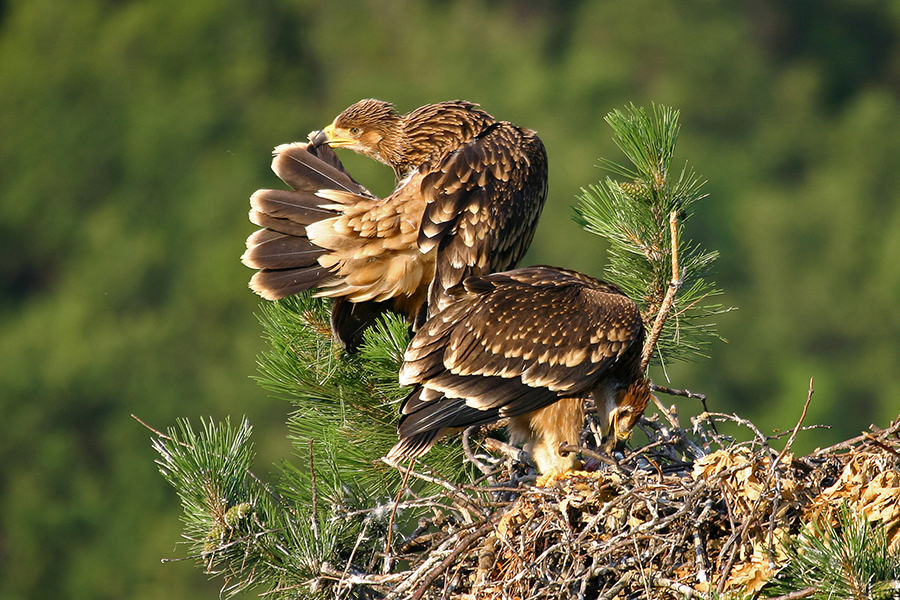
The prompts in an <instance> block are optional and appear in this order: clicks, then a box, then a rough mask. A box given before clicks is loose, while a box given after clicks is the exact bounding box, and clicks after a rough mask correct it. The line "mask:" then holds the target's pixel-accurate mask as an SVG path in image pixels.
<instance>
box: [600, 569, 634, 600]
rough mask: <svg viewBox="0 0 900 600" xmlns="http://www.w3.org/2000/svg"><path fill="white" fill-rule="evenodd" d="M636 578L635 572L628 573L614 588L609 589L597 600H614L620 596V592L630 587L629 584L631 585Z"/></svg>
mask: <svg viewBox="0 0 900 600" xmlns="http://www.w3.org/2000/svg"><path fill="white" fill-rule="evenodd" d="M633 577H634V571H628V572H627V573H625V574H624V575H622V577H620V578H619V580H618V581H617V582H616V584H615V585H614V586H612V587H611V588H609V589H608V590H607V591H606V593H605V594H603V595H602V596H598V597H597V600H612V599H613V598H615V597H616V596H618V595H619V592H621V591H622V590H624V589H625V588H626V587H628V584H630V583H631V579H632V578H633Z"/></svg>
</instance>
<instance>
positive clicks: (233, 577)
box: [153, 420, 359, 598]
mask: <svg viewBox="0 0 900 600" xmlns="http://www.w3.org/2000/svg"><path fill="white" fill-rule="evenodd" d="M153 445H154V448H155V449H156V450H157V452H159V454H160V456H161V458H160V459H159V460H157V463H158V464H159V469H160V472H161V473H162V474H163V476H164V477H165V478H166V480H168V481H169V483H170V484H172V486H173V487H174V488H175V489H176V490H177V492H178V495H179V497H180V498H181V501H182V506H183V508H184V522H185V534H184V536H185V538H187V539H188V540H189V542H190V544H191V545H190V554H191V556H193V557H194V558H196V559H197V560H198V561H199V562H200V563H201V564H202V565H203V566H204V568H205V570H206V572H207V573H210V574H215V575H220V576H222V578H223V579H224V581H225V584H224V586H223V589H222V592H223V594H225V595H234V594H237V593H239V592H241V591H243V590H247V589H252V588H254V587H256V586H259V585H263V586H265V587H267V588H270V589H271V590H272V593H271V594H270V595H271V597H275V598H295V597H297V595H298V592H297V589H298V588H301V587H302V588H303V589H307V588H308V587H309V582H310V581H314V580H315V579H316V578H317V577H318V576H319V574H320V573H321V567H322V564H323V563H324V562H326V561H328V560H335V559H339V558H341V557H342V556H343V557H346V556H347V554H348V552H349V551H350V547H349V546H348V545H347V544H348V543H350V542H349V540H351V539H355V535H351V534H353V533H355V531H354V530H355V529H356V528H357V527H356V526H357V524H358V521H359V519H353V518H335V517H336V515H335V514H334V512H333V510H332V509H333V508H334V506H333V505H331V506H329V505H328V504H324V503H323V504H322V505H319V504H316V503H291V504H289V502H292V500H294V499H293V498H290V497H289V496H284V495H281V494H280V493H279V492H277V491H273V490H272V489H270V488H269V487H268V486H267V485H265V484H264V483H262V482H261V481H260V480H259V479H258V478H256V477H255V476H254V475H253V474H252V473H251V471H250V464H251V463H252V460H253V446H252V444H251V443H250V426H249V424H248V423H247V421H246V420H245V421H243V422H242V423H241V424H240V425H239V426H238V427H234V428H233V427H232V426H231V424H230V422H229V421H227V420H226V421H225V423H220V424H213V423H212V422H203V423H202V430H201V431H194V429H193V428H192V427H191V426H190V424H189V423H188V422H187V421H181V422H179V427H178V429H177V430H175V429H170V430H169V433H168V435H167V436H165V437H160V438H159V439H157V440H155V441H154V444H153ZM285 491H287V492H290V491H291V490H290V488H287V489H286V490H285ZM324 500H329V498H328V497H327V496H326V497H325V498H324Z"/></svg>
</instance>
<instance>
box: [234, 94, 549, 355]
mask: <svg viewBox="0 0 900 600" xmlns="http://www.w3.org/2000/svg"><path fill="white" fill-rule="evenodd" d="M310 139H311V143H310V144H293V145H289V146H282V147H279V148H277V149H276V152H275V159H274V161H273V169H274V170H275V171H276V173H277V174H278V175H279V176H280V177H281V178H282V179H283V180H284V181H285V182H287V183H288V184H289V185H290V186H291V187H292V191H284V190H280V191H273V190H259V191H258V192H256V193H255V194H254V195H253V197H252V199H251V204H252V205H253V210H252V211H251V220H252V221H253V222H254V223H257V224H258V225H260V226H261V227H264V229H262V230H260V231H258V232H256V233H254V234H253V235H251V236H250V238H249V239H248V240H247V251H246V252H245V253H244V256H243V257H242V259H243V261H244V263H245V264H247V265H248V266H250V267H252V268H256V269H259V272H258V273H256V275H254V277H253V279H252V280H251V283H250V286H251V288H252V289H253V290H254V291H256V292H257V293H258V294H260V295H261V296H263V297H264V298H267V299H277V298H282V297H285V296H288V295H291V294H294V293H297V292H299V291H302V290H305V289H310V288H316V289H317V293H318V295H320V296H328V297H331V298H335V299H336V300H337V302H336V304H335V306H334V309H333V312H332V325H333V327H334V330H335V333H336V334H337V335H338V337H339V338H340V339H341V340H342V341H343V342H344V343H345V345H347V346H353V345H355V344H356V343H358V342H359V341H360V340H361V335H362V331H363V330H364V329H365V327H367V326H368V325H369V324H370V323H371V322H372V321H373V320H374V318H376V317H377V316H378V315H379V314H381V313H382V312H383V311H384V310H392V311H394V312H397V313H400V314H402V315H404V316H406V317H407V319H408V320H409V322H410V323H411V324H412V325H414V326H417V325H420V324H421V323H423V322H424V321H425V319H426V318H427V316H428V315H429V314H431V313H433V312H435V311H437V310H439V309H440V308H442V307H443V306H444V305H445V304H446V303H447V301H448V300H449V296H447V294H446V290H448V289H449V288H451V287H453V286H455V285H457V284H459V283H460V282H462V280H463V279H465V278H466V277H469V276H477V275H486V274H488V273H494V272H497V271H503V270H506V269H510V268H513V267H515V266H516V264H517V263H518V261H519V260H520V259H521V258H522V255H523V254H524V253H525V251H526V250H527V249H528V246H529V244H530V243H531V240H532V238H533V236H534V230H535V227H536V225H537V221H538V217H539V216H540V213H541V209H542V208H543V205H544V200H545V198H546V195H547V155H546V151H545V150H544V145H543V143H542V142H541V140H540V138H538V137H537V135H536V134H535V132H534V131H531V130H530V129H524V128H520V127H517V126H515V125H513V124H512V123H509V122H506V121H498V120H496V119H494V118H493V117H492V116H491V115H489V114H488V113H486V112H485V111H483V110H481V109H480V108H478V106H477V105H476V104H473V103H471V102H464V101H450V102H441V103H438V104H429V105H426V106H423V107H421V108H418V109H416V110H413V111H411V112H409V113H407V114H399V113H397V112H396V111H395V110H394V107H393V105H392V104H389V103H387V102H382V101H380V100H372V99H368V100H361V101H360V102H357V103H356V104H354V105H352V106H350V107H349V108H347V109H346V110H344V111H343V112H342V113H341V114H339V115H338V116H337V118H335V119H334V121H333V122H332V123H331V124H330V125H328V126H327V127H325V129H324V130H322V131H320V132H313V133H312V134H310ZM328 147H330V148H347V149H349V150H353V151H355V152H358V153H360V154H363V155H366V156H369V157H371V158H374V159H376V160H378V161H380V162H383V163H385V164H387V165H390V166H391V168H392V169H393V170H394V174H395V176H396V178H397V185H396V189H395V190H394V191H393V193H391V194H390V195H389V196H388V197H387V198H384V199H379V198H375V197H374V196H372V195H371V194H370V193H368V192H367V191H366V190H365V189H364V188H362V186H360V185H359V184H358V183H356V182H355V181H353V180H352V179H351V178H350V177H349V176H348V175H346V173H345V172H343V169H342V167H341V166H340V163H339V161H337V160H336V158H335V159H334V160H331V159H330V158H329V159H328V160H325V161H323V160H320V158H319V157H320V156H326V154H325V152H326V148H328ZM323 165H324V166H323ZM326 167H327V168H326ZM323 175H324V178H325V179H331V182H328V181H323Z"/></svg>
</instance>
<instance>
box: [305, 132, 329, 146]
mask: <svg viewBox="0 0 900 600" xmlns="http://www.w3.org/2000/svg"><path fill="white" fill-rule="evenodd" d="M309 143H310V144H312V147H313V148H318V147H319V146H322V145H326V146H327V145H329V144H328V134H327V133H325V130H324V129H322V130H320V131H313V132H312V133H310V134H309Z"/></svg>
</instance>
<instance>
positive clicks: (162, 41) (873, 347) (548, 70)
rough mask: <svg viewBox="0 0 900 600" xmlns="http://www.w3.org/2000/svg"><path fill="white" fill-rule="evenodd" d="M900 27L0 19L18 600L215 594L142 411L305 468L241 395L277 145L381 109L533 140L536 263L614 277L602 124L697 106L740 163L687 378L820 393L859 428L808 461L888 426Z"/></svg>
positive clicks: (568, 9)
mask: <svg viewBox="0 0 900 600" xmlns="http://www.w3.org/2000/svg"><path fill="white" fill-rule="evenodd" d="M348 14H353V15H354V18H353V19H352V22H350V21H348V19H347V15H348ZM898 37H900V21H898V19H897V9H896V6H895V5H894V4H892V3H889V2H873V1H861V2H819V3H814V2H799V3H777V2H763V3H758V4H752V5H751V4H748V3H711V2H681V1H678V2H672V1H659V0H653V1H649V0H636V1H634V2H627V3H623V2H560V1H558V0H541V1H538V2H530V3H528V2H514V1H510V0H500V1H497V0H462V1H446V2H445V1H436V0H426V1H419V0H398V1H396V2H384V1H383V0H347V1H342V2H296V1H289V0H272V1H268V2H262V3H260V2H250V1H247V0H234V1H231V0H230V1H228V2H223V1H221V0H209V1H207V2H182V1H180V0H154V1H153V2H96V1H92V0H71V1H68V2H61V1H59V0H7V1H5V2H2V3H0V164H2V167H0V250H2V253H3V257H4V260H3V261H2V264H0V356H2V357H3V360H2V361H0V389H2V392H0V413H2V421H0V422H2V424H3V425H2V428H3V436H0V462H2V464H3V469H2V471H0V508H2V510H0V538H2V539H3V540H4V543H3V544H2V548H0V597H2V598H4V599H6V598H10V599H15V600H19V599H25V598H36V597H64V598H72V599H82V598H90V599H92V600H95V599H98V598H99V599H110V600H112V599H116V598H123V597H128V598H133V599H135V600H149V599H155V598H161V597H166V598H172V599H173V600H175V599H182V598H197V597H203V596H208V597H212V596H214V595H215V593H216V589H215V587H214V586H213V584H211V583H209V582H207V581H206V578H205V577H203V576H202V575H201V574H199V573H195V570H194V569H192V568H191V567H190V566H188V565H179V564H167V565H160V564H159V560H158V559H159V557H160V556H166V555H168V553H170V552H171V540H172V539H173V537H174V536H176V535H177V533H178V527H177V525H178V524H177V518H176V515H177V510H176V509H177V502H176V501H175V497H174V495H173V494H172V493H171V491H170V490H169V489H168V487H167V485H166V483H165V482H164V481H163V480H162V479H161V478H160V477H158V476H156V475H155V473H154V469H153V466H152V464H151V463H150V460H148V449H147V444H146V443H145V439H144V436H143V434H142V431H143V430H142V429H141V428H140V426H138V425H136V424H135V422H134V421H133V420H132V419H131V418H130V417H129V414H130V413H136V414H138V415H139V416H140V417H141V418H143V419H144V420H147V421H148V422H150V423H153V424H160V423H172V422H173V421H174V419H175V417H177V416H181V415H200V414H204V415H210V414H212V415H214V416H216V418H221V417H223V416H224V415H226V414H236V415H239V414H246V415H247V417H248V419H249V420H250V421H251V422H252V423H253V424H254V428H255V432H256V433H255V437H256V444H257V451H258V454H259V459H258V460H259V462H260V463H261V464H262V465H268V464H270V463H271V462H273V461H275V460H276V459H277V457H279V456H282V455H284V454H285V452H287V451H289V444H288V443H287V442H286V441H285V436H284V435H283V433H284V431H283V428H284V420H285V419H284V404H281V403H278V402H271V401H267V399H266V397H265V393H264V392H263V391H261V390H260V388H259V387H258V386H256V385H255V384H254V383H253V382H252V381H250V380H249V379H248V378H247V377H246V376H247V374H248V373H249V371H251V370H252V367H248V365H252V364H253V361H254V360H255V358H256V357H257V355H258V354H259V352H260V350H261V348H262V343H261V342H260V340H259V325H258V323H257V322H256V321H255V320H254V319H253V317H252V311H253V307H254V306H255V305H256V302H257V300H256V299H255V298H254V296H253V295H252V294H251V293H249V292H248V291H247V290H246V281H247V277H248V271H247V269H245V268H244V267H243V266H241V265H240V264H239V262H238V260H237V257H238V256H239V255H240V253H241V251H242V248H241V246H242V239H243V238H244V237H245V236H246V235H247V234H248V233H249V232H250V231H251V230H252V227H251V226H250V225H249V224H248V223H247V220H246V208H247V197H248V196H249V194H250V193H251V192H252V191H253V190H255V189H257V188H258V187H268V186H276V185H279V183H278V182H277V180H276V179H275V178H274V176H273V175H272V174H271V172H270V171H269V170H268V160H269V159H268V153H269V151H270V150H271V148H272V147H273V146H275V145H276V144H279V143H283V142H287V141H292V140H296V139H303V137H304V136H305V134H306V132H308V131H310V130H311V129H314V128H320V127H322V126H323V125H324V124H326V123H328V122H329V121H330V120H331V119H332V118H333V117H334V116H335V114H336V113H337V112H338V111H340V110H341V109H343V108H344V107H346V106H347V105H349V104H350V103H351V102H354V101H356V100H358V99H360V98H363V97H369V96H374V97H380V98H384V99H386V100H392V101H394V102H396V103H397V105H398V107H399V108H401V109H410V108H414V107H416V106H419V105H421V104H424V103H425V102H430V101H435V100H445V99H449V98H466V99H469V100H473V101H476V102H480V103H481V104H482V106H483V107H484V108H485V109H487V110H488V111H490V112H492V113H493V114H495V115H497V116H498V117H502V118H506V119H509V120H511V121H513V122H516V123H518V124H521V125H523V126H527V127H532V128H534V129H536V130H537V131H538V133H539V134H540V135H541V138H542V139H543V140H544V142H545V143H546V145H547V148H548V153H549V156H550V189H551V192H550V198H549V200H548V204H547V207H546V209H545V210H544V214H543V216H542V219H541V224H540V227H539V228H538V232H537V235H536V238H535V240H534V243H533V245H532V249H531V252H530V253H529V256H528V257H527V258H526V260H525V261H524V263H525V264H537V263H546V264H554V265H559V266H564V267H570V268H575V269H578V270H581V271H584V272H587V273H591V274H597V273H600V271H601V270H602V268H603V266H604V253H603V252H602V249H599V250H601V251H598V246H597V238H596V237H595V236H592V235H591V234H589V233H587V232H584V231H580V230H577V228H573V227H572V224H571V222H570V219H569V215H570V212H571V210H570V206H571V204H572V203H573V200H572V199H573V198H574V197H575V196H576V195H577V194H578V193H579V186H582V185H584V184H585V182H589V181H593V180H595V179H596V176H595V175H594V172H595V171H594V169H593V166H592V165H593V158H592V157H596V156H609V155H610V153H611V152H612V151H613V150H614V146H613V143H612V142H611V141H609V140H608V139H607V138H608V136H606V135H605V134H604V133H603V132H604V131H606V129H605V125H604V121H603V119H604V116H605V115H606V114H607V113H608V112H609V110H610V109H611V108H612V107H617V106H625V105H627V103H629V102H634V103H636V104H638V105H645V106H649V104H650V102H651V101H656V102H661V103H665V104H667V105H670V106H678V107H679V108H680V109H681V110H682V124H683V126H684V127H685V128H686V130H687V131H689V132H690V135H689V136H684V139H683V140H682V141H681V142H680V144H681V145H682V146H681V148H682V149H683V150H685V151H686V152H687V153H688V154H689V155H690V156H691V162H692V164H694V165H697V166H698V169H700V170H701V171H702V172H704V173H707V174H715V177H714V183H711V184H710V187H709V189H708V191H709V192H710V193H711V195H712V196H713V197H714V198H715V199H716V202H713V203H708V204H706V205H705V206H704V210H703V211H700V212H698V213H697V214H696V215H694V216H692V218H691V221H690V222H689V227H688V229H689V232H690V234H691V237H693V238H695V239H696V240H697V241H698V242H699V243H702V244H703V245H704V246H706V247H711V248H717V249H719V250H720V251H721V253H722V256H721V258H720V259H719V260H718V261H717V263H716V272H717V278H716V279H717V282H718V283H719V284H721V285H722V286H723V287H725V288H727V289H728V303H729V304H734V305H737V306H740V307H741V311H739V312H736V313H733V314H732V315H725V316H723V317H722V318H721V319H719V320H718V321H719V323H718V325H719V327H718V330H719V331H720V333H721V334H722V335H723V336H724V337H726V338H728V339H729V340H731V342H732V343H730V344H728V345H719V346H717V348H716V351H715V352H714V353H712V356H711V360H709V361H700V362H697V363H692V364H684V363H676V364H674V365H672V366H671V369H670V372H671V373H673V381H677V382H679V385H684V386H685V387H689V388H692V389H701V388H702V390H701V391H703V392H705V393H706V394H707V395H708V397H709V398H710V400H711V405H710V406H711V408H713V409H716V408H718V409H720V410H723V411H725V412H730V411H733V410H738V411H739V412H740V413H741V415H742V416H746V417H749V418H752V419H753V420H754V421H755V422H756V423H758V424H759V425H761V426H763V427H764V428H771V427H778V426H782V425H783V424H784V423H785V422H793V419H794V418H795V412H796V407H797V404H798V402H802V399H803V397H805V394H806V386H807V382H808V381H809V378H810V377H811V376H814V377H815V378H816V382H817V386H816V388H817V389H816V400H815V401H814V402H813V405H812V406H811V407H810V415H809V421H810V422H820V423H827V424H831V425H833V426H834V429H833V430H832V431H831V432H823V431H822V430H817V432H816V433H815V434H814V435H810V434H807V435H806V436H804V435H801V437H800V439H798V445H799V446H805V447H806V448H812V447H814V446H815V445H827V444H828V443H833V442H836V441H839V440H840V439H844V438H846V437H849V436H852V435H856V433H858V431H859V430H860V429H862V428H865V427H866V426H867V425H868V424H869V423H871V422H876V423H878V422H884V421H886V420H887V419H889V418H892V417H895V416H896V414H897V398H898V397H900V379H898V378H895V377H888V376H885V374H886V373H892V372H894V371H896V365H898V364H900V345H898V344H897V339H898V338H900V335H898V332H900V316H898V311H897V310H896V303H897V298H898V297H900V269H897V268H896V258H895V257H896V256H898V255H900V235H898V232H900V210H898V206H900V202H898V192H897V190H900V151H898V145H897V140H898V139H900V100H898V94H897V87H898V86H897V76H896V68H895V66H894V65H897V64H900V45H898V44H897V42H896V40H897V39H898ZM698 40H699V41H701V43H698ZM341 158H342V159H345V160H346V162H347V164H348V165H349V168H350V169H351V172H353V173H354V175H356V176H357V177H358V178H359V179H360V180H361V181H362V182H363V183H365V184H366V185H367V186H368V187H369V188H370V189H373V190H376V191H379V192H383V191H385V190H386V189H389V188H390V185H391V173H390V170H389V169H385V168H382V166H381V165H376V164H374V163H373V162H372V161H368V160H366V159H362V158H358V157H355V156H350V155H348V154H347V153H345V154H343V155H342V156H341ZM676 370H677V372H676ZM847 406H853V407H854V410H852V411H847V410H846V407H847Z"/></svg>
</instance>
